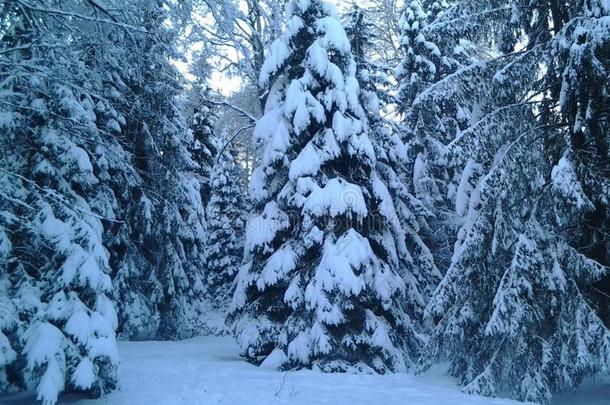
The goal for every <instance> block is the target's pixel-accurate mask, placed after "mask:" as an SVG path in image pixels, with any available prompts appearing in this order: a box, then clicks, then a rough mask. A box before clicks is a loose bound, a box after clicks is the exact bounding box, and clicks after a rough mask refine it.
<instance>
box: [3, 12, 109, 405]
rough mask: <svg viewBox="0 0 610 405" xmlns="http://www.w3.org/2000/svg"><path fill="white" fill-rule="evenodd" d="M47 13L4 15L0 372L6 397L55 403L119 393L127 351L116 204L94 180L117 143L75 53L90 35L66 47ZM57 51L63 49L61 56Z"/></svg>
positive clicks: (83, 33)
mask: <svg viewBox="0 0 610 405" xmlns="http://www.w3.org/2000/svg"><path fill="white" fill-rule="evenodd" d="M47 6H48V7H51V6H52V5H51V4H49V2H45V7H47ZM63 6H64V7H65V9H67V10H78V7H79V5H78V4H76V3H73V2H68V3H65V4H63ZM45 7H41V8H39V9H37V8H30V7H29V6H27V5H21V6H18V5H17V4H16V3H12V4H8V5H7V8H8V9H7V8H5V9H4V10H3V11H5V12H6V14H5V16H6V18H7V19H8V21H9V23H8V27H9V28H8V29H7V30H5V31H2V40H1V41H0V42H1V43H2V44H3V45H4V47H6V49H7V52H8V53H11V54H12V56H13V57H12V58H11V59H10V60H8V59H7V61H9V63H7V64H2V67H1V68H0V77H2V92H3V94H6V95H7V98H6V99H5V101H6V103H2V107H0V108H2V111H1V113H0V115H1V116H2V117H3V119H2V120H0V121H1V124H0V125H1V126H2V131H3V136H2V137H1V138H0V142H1V144H2V147H3V148H4V150H5V151H8V153H4V154H3V155H2V157H1V158H0V173H1V174H0V183H1V184H2V187H1V189H2V199H1V200H0V212H2V213H3V214H2V216H1V218H2V219H1V220H0V221H2V225H0V227H1V228H2V232H1V235H2V236H1V239H2V242H1V244H2V255H3V256H4V257H9V258H10V259H9V260H7V261H2V262H3V264H2V265H1V269H0V285H1V287H0V291H1V292H0V294H1V302H2V304H1V306H2V310H1V312H2V326H0V328H1V329H2V334H1V335H0V340H1V341H2V362H1V363H2V371H1V372H0V376H2V388H3V389H4V388H7V386H9V385H12V386H17V387H19V388H24V386H23V385H28V386H34V387H36V392H37V397H38V399H40V400H42V401H43V403H45V404H53V403H55V402H56V401H57V398H58V395H59V393H60V392H62V391H84V392H88V393H89V394H93V395H100V394H102V393H105V392H107V391H109V390H112V389H113V388H114V387H115V385H116V369H117V366H118V354H117V347H116V342H115V329H116V327H117V317H116V312H115V309H114V306H113V304H112V301H111V296H112V283H111V279H110V276H109V273H110V268H109V262H108V252H107V251H106V249H105V247H104V246H103V244H102V233H103V226H102V221H101V220H102V219H105V218H104V217H102V216H101V214H98V213H97V212H96V211H97V208H98V206H100V205H106V206H109V207H112V206H113V204H114V200H113V198H112V196H111V195H104V194H103V192H102V191H101V190H100V189H98V188H97V186H98V185H99V184H100V179H99V178H98V177H97V176H96V174H97V173H98V172H99V170H100V168H101V167H102V166H103V165H104V156H105V154H106V153H109V152H112V148H113V147H112V146H111V145H107V144H105V143H104V142H103V137H102V131H100V128H98V127H97V126H96V122H95V114H94V105H95V100H94V96H93V95H92V94H91V93H89V92H88V91H87V88H89V82H90V81H94V80H95V79H96V78H95V76H94V77H91V76H90V75H89V74H90V73H91V71H90V70H87V69H86V68H84V67H83V65H82V64H81V63H80V62H79V52H78V51H79V47H80V46H82V45H83V44H87V43H89V41H90V40H91V36H90V35H91V34H90V33H91V31H90V30H88V29H87V28H90V27H87V26H84V27H81V29H80V30H79V32H78V34H75V35H74V36H73V37H72V38H71V39H70V41H69V40H68V39H66V37H65V33H64V32H63V29H62V27H63V26H64V25H63V24H64V21H62V20H61V19H56V18H54V17H52V16H51V15H50V13H48V12H47V11H46V8H45ZM58 45H61V46H65V47H66V52H65V53H62V54H61V55H58V54H57V53H55V52H53V51H52V49H53V47H56V46H58ZM41 72H42V74H41ZM91 145H99V147H98V148H97V149H95V150H94V149H93V148H92V147H91ZM5 315H6V318H5ZM9 339H10V340H9ZM13 363H14V365H13ZM7 371H8V372H7Z"/></svg>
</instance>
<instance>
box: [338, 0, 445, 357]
mask: <svg viewBox="0 0 610 405" xmlns="http://www.w3.org/2000/svg"><path fill="white" fill-rule="evenodd" d="M348 18H349V19H348V22H347V25H346V28H345V31H346V33H347V36H348V38H349V40H350V44H351V47H352V53H353V55H354V59H355V60H356V70H357V78H358V81H359V83H360V86H361V91H360V100H361V104H362V105H363V106H364V109H365V114H366V117H367V120H368V123H369V136H370V137H371V138H372V139H373V140H374V145H375V147H376V149H375V153H376V156H377V165H376V170H377V172H378V173H379V175H380V177H381V178H382V179H383V181H384V183H385V184H387V185H388V191H389V193H390V195H391V197H392V200H393V201H394V204H395V208H396V213H397V216H398V218H399V221H400V226H398V227H397V228H396V229H393V230H392V231H393V232H394V233H395V234H396V235H397V236H396V237H397V241H398V243H397V255H398V258H399V267H400V269H401V274H402V276H403V279H404V280H405V283H406V286H407V295H406V298H407V303H408V308H409V310H410V314H411V316H414V315H415V317H416V318H417V319H418V320H421V316H422V312H423V307H424V306H425V304H426V302H427V300H428V299H429V298H430V296H431V295H432V292H433V291H434V288H435V287H436V285H437V284H438V282H439V281H440V278H441V274H440V272H439V271H438V269H437V268H436V265H435V263H434V258H433V257H432V254H431V252H430V249H429V248H428V247H427V246H426V244H425V243H424V241H423V240H422V238H421V237H420V235H419V232H420V225H419V221H418V219H417V216H416V215H415V213H418V214H419V213H421V212H422V203H421V202H420V201H419V200H417V199H416V198H415V197H414V196H413V195H412V194H411V193H410V192H409V188H408V187H407V185H406V184H405V183H404V180H403V179H404V178H405V173H406V171H407V168H406V165H407V163H408V154H407V148H406V147H405V145H404V143H403V142H402V140H401V139H400V137H399V136H398V133H399V129H398V127H397V126H396V125H395V124H394V123H393V122H392V121H390V120H387V119H385V118H383V117H382V114H384V109H383V108H384V106H387V105H388V104H389V103H390V102H391V101H392V97H391V95H390V94H389V92H388V89H389V88H391V83H390V80H389V78H388V75H387V73H388V72H387V70H388V69H387V67H386V66H385V65H384V64H381V63H378V62H373V61H372V60H371V58H370V51H371V48H372V47H373V46H374V42H373V40H372V37H373V26H372V23H371V22H370V19H367V13H366V12H364V11H363V10H362V9H361V8H359V7H358V6H354V7H353V9H352V10H350V13H349V14H348ZM412 354H414V353H412Z"/></svg>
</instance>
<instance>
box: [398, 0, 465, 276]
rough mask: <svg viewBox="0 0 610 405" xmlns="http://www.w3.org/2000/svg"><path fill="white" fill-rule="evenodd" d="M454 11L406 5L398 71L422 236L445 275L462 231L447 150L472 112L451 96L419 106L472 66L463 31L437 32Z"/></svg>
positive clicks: (414, 2)
mask: <svg viewBox="0 0 610 405" xmlns="http://www.w3.org/2000/svg"><path fill="white" fill-rule="evenodd" d="M424 7H427V8H429V9H426V8H424ZM449 8H450V6H449V5H448V4H447V3H446V2H423V3H422V2H421V1H419V0H412V1H408V2H406V4H405V7H404V10H403V13H402V17H401V19H400V24H399V29H400V31H399V35H400V36H399V38H400V46H401V50H402V59H401V62H400V64H399V66H398V67H397V69H396V79H397V82H398V91H397V96H396V104H397V107H398V110H399V112H401V115H402V118H403V120H402V128H403V129H402V132H403V133H404V134H405V135H403V139H404V141H405V143H406V144H407V145H408V150H409V160H410V164H409V165H408V171H407V174H408V176H409V178H410V179H409V184H412V192H413V194H414V195H415V197H417V198H418V199H419V200H420V201H421V202H422V204H423V207H425V209H426V212H425V214H423V215H419V218H420V222H422V224H423V226H422V232H421V234H422V236H423V237H424V240H425V241H426V242H427V244H428V245H429V246H430V247H431V249H432V251H433V253H434V256H435V259H436V261H437V265H438V266H439V267H440V268H441V269H443V270H446V268H447V267H448V264H449V263H448V262H449V258H450V256H451V245H452V242H453V240H454V235H455V233H456V232H457V229H455V228H456V224H455V222H456V221H455V218H454V215H453V214H452V211H453V205H454V199H455V188H456V187H455V184H454V183H456V181H454V177H455V176H456V174H455V173H454V171H456V170H453V168H451V167H448V161H447V156H446V148H445V145H447V144H448V143H449V142H450V141H451V140H453V139H454V138H455V137H456V136H458V135H459V133H460V132H461V131H462V130H463V129H465V128H466V127H467V126H468V118H469V116H470V113H469V111H468V109H467V108H466V106H464V107H463V106H461V105H459V104H457V103H456V102H455V100H454V99H453V98H452V97H451V92H448V93H447V94H439V93H437V94H436V96H437V97H435V98H434V100H432V102H429V103H422V102H419V101H420V100H419V96H420V95H421V94H423V93H425V92H426V91H427V90H428V89H429V88H430V87H432V86H434V84H435V83H437V82H438V81H439V80H441V79H442V78H444V77H446V76H447V75H449V74H451V73H453V72H455V71H457V70H458V69H459V68H461V67H463V66H464V65H467V64H469V63H470V62H471V58H470V57H469V53H471V52H472V49H471V46H470V45H469V44H468V42H467V41H465V39H464V38H463V37H460V33H459V32H456V33H453V32H446V31H444V32H443V31H441V32H442V33H443V34H444V35H439V32H436V30H435V28H434V27H435V23H436V21H437V19H440V18H441V17H442V16H443V13H444V12H446V11H448V10H449ZM456 31H457V30H456ZM460 169H461V168H458V170H457V171H456V172H457V173H458V174H459V172H461V170H460Z"/></svg>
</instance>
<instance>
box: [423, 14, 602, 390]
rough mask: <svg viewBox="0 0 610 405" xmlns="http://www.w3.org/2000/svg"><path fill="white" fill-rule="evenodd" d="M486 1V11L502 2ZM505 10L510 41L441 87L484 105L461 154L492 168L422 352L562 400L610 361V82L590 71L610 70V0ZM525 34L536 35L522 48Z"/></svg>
mask: <svg viewBox="0 0 610 405" xmlns="http://www.w3.org/2000/svg"><path fill="white" fill-rule="evenodd" d="M464 3H470V5H469V7H464V8H463V10H473V9H474V6H473V5H476V4H475V3H474V2H464ZM507 3H509V5H514V6H516V4H514V3H515V2H507ZM556 5H557V4H555V6H556ZM478 6H479V9H478V10H477V11H476V13H473V15H479V16H480V15H485V14H487V13H488V12H489V14H492V13H494V14H495V13H496V11H492V10H489V9H486V7H492V6H493V5H487V6H483V5H481V4H480V3H479V4H478ZM504 10H505V11H504V12H502V13H501V14H495V16H496V17H495V18H496V19H495V21H496V24H497V25H498V26H499V27H509V28H510V29H509V30H507V31H504V32H500V33H499V37H501V38H502V41H500V42H498V46H499V50H502V51H504V52H510V53H508V54H505V55H503V57H502V58H497V59H493V60H490V61H487V62H486V63H484V64H480V65H478V66H473V67H472V68H470V69H465V70H464V71H461V72H459V74H456V75H453V77H448V78H447V79H446V80H443V81H442V82H441V83H439V86H438V87H437V89H436V90H437V91H442V89H448V88H452V89H454V95H455V97H456V99H458V100H459V101H460V102H463V103H468V102H470V103H471V105H476V106H477V109H478V112H477V116H476V121H474V122H473V123H472V125H471V126H470V127H469V128H468V129H467V130H466V131H464V132H463V133H462V134H461V136H460V137H458V138H457V139H456V140H454V141H453V142H452V143H451V144H450V145H449V151H450V152H449V155H450V156H452V159H455V160H457V161H458V162H461V163H465V162H471V163H468V165H469V166H470V167H471V169H473V168H474V169H475V170H472V172H477V173H480V174H479V175H476V176H474V178H475V180H474V182H473V183H474V184H476V186H475V188H474V190H473V191H472V193H471V196H470V199H469V202H468V213H467V214H466V216H465V223H464V225H463V227H462V229H461V230H460V232H459V234H458V242H457V243H456V247H455V251H454V255H453V258H452V261H451V266H450V267H449V270H448V272H447V275H446V277H445V279H444V280H443V281H442V283H441V285H440V286H439V288H438V289H437V290H436V292H435V295H434V297H433V299H432V301H431V303H430V305H429V307H428V309H429V311H430V313H431V314H432V315H433V317H434V318H435V320H436V322H437V324H436V327H435V328H434V330H433V334H432V336H431V339H430V341H429V344H428V349H427V350H426V354H425V355H424V356H423V357H422V359H421V363H420V365H421V367H422V368H425V367H427V366H428V365H429V363H430V361H432V360H433V359H437V360H438V359H448V360H449V361H450V364H451V366H450V372H451V373H452V374H454V375H455V376H457V377H458V378H459V379H460V381H461V382H462V383H463V384H464V385H465V388H464V389H465V391H467V392H472V393H482V394H485V395H497V394H498V393H500V392H508V393H510V395H511V396H512V397H514V398H517V399H520V400H531V401H548V400H549V399H550V398H551V395H552V394H553V393H554V392H556V391H559V390H561V389H564V388H566V387H574V386H576V385H578V384H579V383H580V382H581V381H582V380H583V379H584V378H585V377H586V376H588V375H592V374H596V373H608V364H609V363H608V360H609V359H610V331H609V330H608V318H607V308H608V301H607V299H606V298H605V297H606V295H605V293H604V291H603V290H604V289H607V288H608V282H607V280H608V279H609V278H608V271H609V269H608V265H609V264H610V262H609V260H608V256H607V252H608V242H607V240H605V239H603V238H601V237H600V235H601V234H603V233H607V231H608V220H607V218H608V204H607V199H606V198H605V197H602V196H604V195H607V190H608V177H607V175H603V174H602V173H603V169H602V171H599V164H600V162H607V161H608V159H607V158H605V157H604V156H606V157H607V154H608V149H607V146H604V145H608V142H607V140H608V128H607V125H608V119H607V113H601V111H602V108H601V107H599V106H600V105H601V104H597V101H598V100H599V102H601V103H604V101H603V100H604V99H605V95H603V94H601V93H599V92H598V90H599V86H596V85H594V84H593V82H589V79H590V78H593V77H597V78H598V82H599V81H600V80H602V79H601V78H602V77H607V74H608V72H607V66H608V65H609V64H608V63H607V62H608V55H607V53H604V51H603V49H604V47H607V45H608V38H610V36H609V35H608V34H609V32H608V28H607V26H605V25H604V24H603V23H602V21H603V19H604V18H607V17H604V16H607V15H608V12H610V10H608V8H607V7H604V6H603V5H602V4H601V3H596V2H593V3H590V4H589V3H588V4H587V5H584V4H581V5H579V6H578V7H575V8H573V9H571V10H570V12H567V10H564V9H563V8H562V7H559V8H554V7H553V4H547V3H541V4H529V5H527V6H525V7H524V8H522V7H520V6H519V7H505V8H504ZM503 18H504V19H505V20H502V19H503ZM499 21H506V23H502V24H500V23H498V22H499ZM550 21H552V24H553V25H552V29H551V27H550V26H546V27H545V29H544V31H541V26H540V24H549V22H550ZM585 27H586V28H585ZM518 28H521V29H518ZM544 32H546V33H548V34H544ZM585 32H586V33H587V34H583V33H585ZM519 42H522V43H524V44H525V46H524V48H523V50H522V51H521V52H514V49H513V48H512V47H514V46H515V45H516V44H519ZM511 44H512V45H511ZM576 44H578V45H576ZM585 50H586V51H585ZM593 60H598V61H605V62H601V64H597V63H592V61H593ZM541 65H543V66H544V67H545V68H544V69H540V66H541ZM592 66H596V67H595V68H592ZM531 72H537V73H538V75H537V76H536V75H532V74H531ZM533 95H534V96H533ZM429 96H430V97H434V95H433V94H430V95H429ZM535 97H538V98H535ZM593 99H595V100H596V101H595V102H593V101H592V100H593ZM534 100H535V101H534ZM575 106H583V107H580V108H579V107H576V108H575ZM585 106H586V107H585ZM579 109H580V111H579ZM604 114H605V115H604ZM585 117H587V118H585ZM588 117H596V118H595V119H594V120H591V121H589V120H588ZM584 139H588V142H586V141H584V142H583V140H584ZM585 145H586V146H585ZM587 156H588V157H587ZM591 156H595V157H596V159H591V158H590V157H591ZM594 161H595V163H593V162H594ZM461 163H460V164H461ZM601 164H602V165H603V163H601ZM466 177H468V176H466ZM471 184H472V183H471ZM593 218H595V220H592V219H593Z"/></svg>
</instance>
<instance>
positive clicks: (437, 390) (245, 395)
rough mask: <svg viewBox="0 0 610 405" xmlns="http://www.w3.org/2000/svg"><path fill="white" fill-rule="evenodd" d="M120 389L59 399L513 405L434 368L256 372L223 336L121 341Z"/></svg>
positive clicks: (598, 403)
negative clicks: (472, 391) (473, 391)
mask: <svg viewBox="0 0 610 405" xmlns="http://www.w3.org/2000/svg"><path fill="white" fill-rule="evenodd" d="M119 349H120V351H121V357H122V365H121V371H120V373H121V388H120V390H118V391H117V392H114V393H112V394H110V395H107V396H105V397H103V398H101V399H98V400H82V399H79V398H76V397H73V396H67V397H64V398H62V399H61V400H60V403H71V404H79V405H110V404H112V405H151V404H163V405H175V404H180V405H197V404H206V405H208V404H228V405H233V404H235V405H248V404H252V405H267V404H308V405H309V404H333V405H342V404H346V405H347V404H349V405H357V404H382V405H395V404H396V405H398V404H400V405H405V404H412V405H447V404H449V405H483V404H485V405H509V404H512V405H516V404H521V403H519V402H516V401H509V400H504V399H491V398H484V397H477V396H471V395H465V394H462V393H461V392H460V391H459V388H458V387H456V385H455V383H454V382H453V380H452V379H451V378H449V377H446V376H443V375H442V374H441V373H437V372H435V373H433V374H430V375H424V376H413V375H408V374H394V375H384V376H381V375H353V374H322V373H319V372H315V371H309V370H302V371H297V372H287V373H280V372H276V371H269V370H263V369H260V368H258V367H255V366H252V365H250V364H248V363H246V362H244V361H243V360H242V359H241V358H239V357H238V356H237V346H236V344H235V343H234V342H233V341H232V340H231V339H230V338H226V337H224V338H223V337H198V338H194V339H189V340H185V341H181V342H121V343H120V347H119ZM35 403H36V402H35V401H34V399H33V398H32V395H28V394H19V395H16V396H10V397H8V398H6V397H5V398H0V404H2V405H17V404H19V405H29V404H35ZM553 404H554V405H567V404H570V405H602V404H604V405H608V404H610V380H606V381H597V382H596V383H595V384H589V385H588V386H585V387H584V388H583V389H581V390H579V391H578V392H576V393H568V394H565V395H564V396H562V397H561V398H558V399H557V400H556V401H554V402H553Z"/></svg>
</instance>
